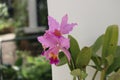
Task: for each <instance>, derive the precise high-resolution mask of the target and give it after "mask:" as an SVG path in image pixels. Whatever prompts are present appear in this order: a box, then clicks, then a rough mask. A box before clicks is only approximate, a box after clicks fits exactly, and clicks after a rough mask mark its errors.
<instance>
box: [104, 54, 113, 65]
mask: <svg viewBox="0 0 120 80" xmlns="http://www.w3.org/2000/svg"><path fill="white" fill-rule="evenodd" d="M105 59H106V60H107V63H108V65H109V66H110V65H111V64H112V63H113V61H114V56H113V55H108V56H107V57H106V58H105Z"/></svg>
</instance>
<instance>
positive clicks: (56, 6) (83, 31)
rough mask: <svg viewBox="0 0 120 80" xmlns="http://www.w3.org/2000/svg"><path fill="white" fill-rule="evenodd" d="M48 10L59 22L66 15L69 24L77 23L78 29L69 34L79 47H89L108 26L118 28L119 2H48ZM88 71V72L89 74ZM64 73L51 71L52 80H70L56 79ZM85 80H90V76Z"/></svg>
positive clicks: (54, 0)
mask: <svg viewBox="0 0 120 80" xmlns="http://www.w3.org/2000/svg"><path fill="white" fill-rule="evenodd" d="M48 10H49V15H51V16H54V17H55V18H56V19H57V20H59V21H60V20H61V17H62V16H63V15H64V14H66V13H67V14H68V16H69V22H77V23H78V27H76V28H75V29H74V30H73V31H72V33H71V34H72V35H73V36H74V37H76V39H77V40H78V41H79V45H80V46H81V47H83V46H85V45H87V46H89V45H91V44H92V43H93V42H94V41H95V40H96V38H97V37H98V36H100V35H101V34H102V33H104V32H105V29H106V27H107V26H108V25H111V24H118V25H119V26H120V0H48ZM119 30H120V28H119ZM119 44H120V40H119ZM55 68H56V67H54V69H55ZM89 70H90V69H88V72H90V73H91V71H89ZM64 72H65V71H64ZM64 72H60V73H59V72H54V71H53V73H55V74H56V75H53V80H70V79H69V78H64V79H62V78H60V79H59V78H58V76H59V74H63V75H64V77H65V74H66V73H65V74H64ZM92 73H93V72H92ZM57 75H58V76H57ZM71 80H72V79H71ZM87 80H91V79H90V76H89V77H88V79H87ZM96 80H98V79H96Z"/></svg>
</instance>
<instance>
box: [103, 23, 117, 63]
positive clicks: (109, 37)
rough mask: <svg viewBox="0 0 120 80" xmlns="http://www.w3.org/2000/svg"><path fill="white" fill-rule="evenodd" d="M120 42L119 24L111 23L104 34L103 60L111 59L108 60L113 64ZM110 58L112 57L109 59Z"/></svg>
mask: <svg viewBox="0 0 120 80" xmlns="http://www.w3.org/2000/svg"><path fill="white" fill-rule="evenodd" d="M117 43H118V26H117V25H111V26H109V27H108V28H107V30H106V32H105V35H104V41H103V48H102V58H103V60H105V59H106V58H107V59H106V60H107V62H108V60H110V59H111V61H110V62H108V64H109V65H111V64H112V62H113V60H114V56H115V52H116V48H117ZM111 56H112V57H113V58H111ZM108 58H110V59H108Z"/></svg>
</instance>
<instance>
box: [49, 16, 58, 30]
mask: <svg viewBox="0 0 120 80" xmlns="http://www.w3.org/2000/svg"><path fill="white" fill-rule="evenodd" d="M48 25H49V30H50V31H54V30H55V29H57V28H59V23H58V22H57V21H56V20H55V19H54V18H53V17H51V16H48Z"/></svg>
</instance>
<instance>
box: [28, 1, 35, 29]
mask: <svg viewBox="0 0 120 80" xmlns="http://www.w3.org/2000/svg"><path fill="white" fill-rule="evenodd" d="M28 16H29V27H30V28H35V27H37V13H36V0H28Z"/></svg>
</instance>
